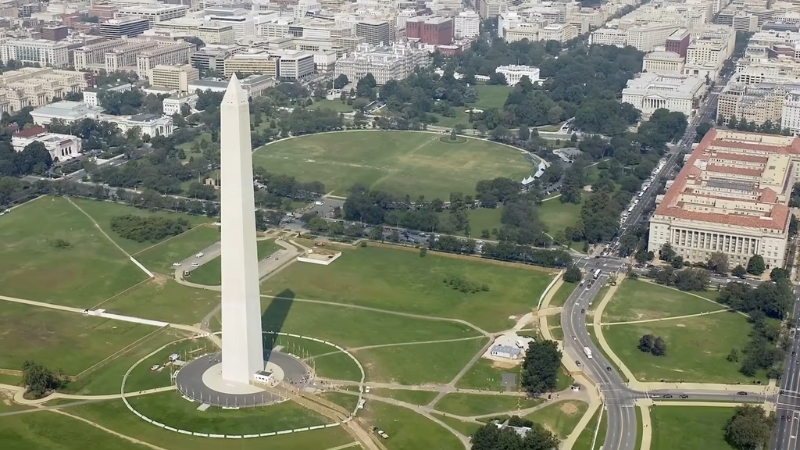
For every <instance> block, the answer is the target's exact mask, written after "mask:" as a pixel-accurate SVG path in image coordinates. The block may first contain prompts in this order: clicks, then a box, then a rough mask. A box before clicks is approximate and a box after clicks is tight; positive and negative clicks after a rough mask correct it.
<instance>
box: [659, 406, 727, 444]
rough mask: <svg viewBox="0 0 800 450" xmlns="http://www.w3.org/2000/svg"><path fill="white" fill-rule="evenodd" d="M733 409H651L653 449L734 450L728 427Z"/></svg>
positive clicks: (663, 407)
mask: <svg viewBox="0 0 800 450" xmlns="http://www.w3.org/2000/svg"><path fill="white" fill-rule="evenodd" d="M732 416H733V408H726V407H696V406H659V407H656V408H650V419H651V421H652V423H653V438H652V441H651V442H652V443H651V445H650V448H651V449H652V450H733V448H734V447H731V446H730V445H729V444H728V443H727V442H725V426H726V425H727V422H728V419H730V418H731V417H732Z"/></svg>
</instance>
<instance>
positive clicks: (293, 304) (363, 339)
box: [212, 264, 478, 358]
mask: <svg viewBox="0 0 800 450" xmlns="http://www.w3.org/2000/svg"><path fill="white" fill-rule="evenodd" d="M309 265H311V264H309ZM262 305H263V309H264V312H263V314H262V319H261V323H262V326H263V329H264V331H283V332H285V333H295V334H300V335H303V336H310V337H315V338H318V339H327V340H328V341H330V342H333V343H334V344H337V345H341V346H342V347H345V348H352V347H362V346H365V345H380V344H395V343H399V342H421V341H431V340H442V339H458V338H465V337H476V336H478V334H477V332H476V331H475V330H473V329H472V328H469V327H467V326H466V325H462V324H459V323H454V322H448V321H440V320H424V319H415V318H412V317H403V316H398V315H395V314H387V313H382V312H376V311H367V310H361V309H353V308H347V307H343V306H336V305H323V304H314V303H305V302H301V301H292V300H287V299H263V301H262ZM361 324H363V326H361ZM212 325H214V326H213V327H212V328H218V326H219V325H218V323H212ZM376 330H380V332H376ZM476 341H477V340H476ZM389 348H391V347H389ZM409 348H417V349H421V347H418V346H409ZM330 351H333V350H332V349H331V350H330ZM356 357H357V358H359V356H358V355H356Z"/></svg>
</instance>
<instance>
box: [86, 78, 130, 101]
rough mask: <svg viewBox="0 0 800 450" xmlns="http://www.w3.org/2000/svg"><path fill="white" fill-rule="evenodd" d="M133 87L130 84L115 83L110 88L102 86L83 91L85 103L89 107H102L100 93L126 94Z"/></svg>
mask: <svg viewBox="0 0 800 450" xmlns="http://www.w3.org/2000/svg"><path fill="white" fill-rule="evenodd" d="M132 87H133V85H132V84H130V83H123V82H119V83H114V84H110V85H108V86H101V87H99V88H91V89H86V90H84V91H83V103H86V104H87V105H88V106H100V98H99V97H100V93H102V92H125V91H130V90H131V88H132Z"/></svg>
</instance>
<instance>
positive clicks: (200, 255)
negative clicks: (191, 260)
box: [194, 252, 203, 258]
mask: <svg viewBox="0 0 800 450" xmlns="http://www.w3.org/2000/svg"><path fill="white" fill-rule="evenodd" d="M194 256H195V258H202V257H203V252H200V253H198V254H196V255H194Z"/></svg>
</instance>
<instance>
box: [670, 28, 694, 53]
mask: <svg viewBox="0 0 800 450" xmlns="http://www.w3.org/2000/svg"><path fill="white" fill-rule="evenodd" d="M691 41H692V33H690V32H689V30H687V29H686V28H681V29H679V30H675V32H674V33H672V34H671V35H669V37H668V38H667V42H666V44H665V46H664V47H665V49H666V51H668V52H673V53H677V54H678V55H679V56H680V57H681V58H686V50H687V49H688V48H689V44H690V43H691Z"/></svg>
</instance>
